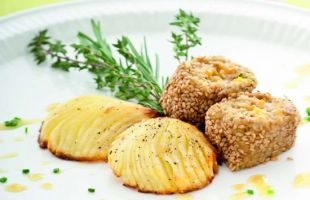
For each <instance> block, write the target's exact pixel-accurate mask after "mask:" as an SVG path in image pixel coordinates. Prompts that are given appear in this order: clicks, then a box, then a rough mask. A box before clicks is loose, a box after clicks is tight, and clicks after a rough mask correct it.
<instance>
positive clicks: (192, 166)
mask: <svg viewBox="0 0 310 200" xmlns="http://www.w3.org/2000/svg"><path fill="white" fill-rule="evenodd" d="M108 162H109V164H110V165H111V168H112V170H113V172H114V173H115V175H116V176H121V177H122V180H123V182H124V185H126V186H130V187H134V188H137V189H138V190H139V191H142V192H152V193H158V194H170V193H184V192H187V191H192V190H195V189H199V188H202V187H204V186H206V185H208V184H209V183H210V182H211V181H212V179H213V177H214V176H215V174H216V173H217V170H218V166H217V162H216V155H215V153H214V151H213V149H212V147H211V145H210V144H209V143H208V142H207V140H206V139H205V137H204V135H203V133H201V132H200V131H199V130H198V129H197V128H196V127H194V126H192V125H190V124H188V123H185V122H182V121H180V120H177V119H172V118H154V119H149V120H145V121H143V122H140V123H138V124H135V125H133V126H131V127H130V128H128V129H127V130H125V131H124V132H123V133H122V134H120V135H119V136H118V137H117V139H116V140H115V141H114V142H113V143H112V147H111V149H110V152H109V157H108Z"/></svg>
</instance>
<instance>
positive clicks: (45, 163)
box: [41, 161, 51, 166]
mask: <svg viewBox="0 0 310 200" xmlns="http://www.w3.org/2000/svg"><path fill="white" fill-rule="evenodd" d="M50 164H51V163H50V162H46V161H45V162H41V165H42V166H47V165H50Z"/></svg>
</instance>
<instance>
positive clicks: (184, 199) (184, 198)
mask: <svg viewBox="0 0 310 200" xmlns="http://www.w3.org/2000/svg"><path fill="white" fill-rule="evenodd" d="M192 199H193V197H192V196H191V195H189V194H179V195H177V197H176V200H192Z"/></svg>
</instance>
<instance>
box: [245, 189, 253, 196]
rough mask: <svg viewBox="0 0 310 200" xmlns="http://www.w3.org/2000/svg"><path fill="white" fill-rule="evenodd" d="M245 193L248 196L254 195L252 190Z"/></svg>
mask: <svg viewBox="0 0 310 200" xmlns="http://www.w3.org/2000/svg"><path fill="white" fill-rule="evenodd" d="M246 193H247V194H248V195H254V190H250V189H249V190H247V191H246Z"/></svg>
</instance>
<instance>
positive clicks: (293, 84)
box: [284, 64, 310, 89]
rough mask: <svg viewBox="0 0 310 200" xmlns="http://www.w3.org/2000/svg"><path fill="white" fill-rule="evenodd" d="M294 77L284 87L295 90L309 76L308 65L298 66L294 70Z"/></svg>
mask: <svg viewBox="0 0 310 200" xmlns="http://www.w3.org/2000/svg"><path fill="white" fill-rule="evenodd" d="M295 74H296V77H294V78H293V79H292V80H291V81H290V82H288V83H286V84H285V85H284V86H285V87H286V88H288V89H294V88H297V87H298V86H299V85H300V84H301V83H302V82H303V81H304V80H306V79H307V77H308V76H309V75H310V64H306V65H302V66H299V67H297V68H296V69H295Z"/></svg>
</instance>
